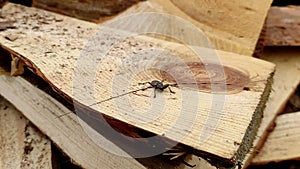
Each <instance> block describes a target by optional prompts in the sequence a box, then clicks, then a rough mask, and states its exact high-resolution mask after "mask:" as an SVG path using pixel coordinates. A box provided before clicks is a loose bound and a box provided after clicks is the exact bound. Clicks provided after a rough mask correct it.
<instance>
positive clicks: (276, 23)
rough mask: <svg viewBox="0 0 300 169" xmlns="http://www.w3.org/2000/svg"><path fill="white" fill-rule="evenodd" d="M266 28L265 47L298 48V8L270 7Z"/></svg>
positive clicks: (299, 30)
mask: <svg viewBox="0 0 300 169" xmlns="http://www.w3.org/2000/svg"><path fill="white" fill-rule="evenodd" d="M266 28H267V30H266V38H265V41H266V46H300V7H299V6H287V7H275V6H274V7H271V8H270V11H269V14H268V17H267V21H266Z"/></svg>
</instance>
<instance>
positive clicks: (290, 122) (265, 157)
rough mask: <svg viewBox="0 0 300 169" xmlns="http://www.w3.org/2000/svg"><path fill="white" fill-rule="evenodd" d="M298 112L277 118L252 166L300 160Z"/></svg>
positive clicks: (299, 120) (299, 122)
mask: <svg viewBox="0 0 300 169" xmlns="http://www.w3.org/2000/svg"><path fill="white" fill-rule="evenodd" d="M299 131H300V112H296V113H289V114H283V115H280V116H278V117H277V119H276V126H275V128H274V131H272V132H271V133H270V135H269V136H268V139H267V141H266V142H265V144H264V146H263V148H262V149H261V150H260V152H259V153H258V154H257V155H256V156H255V158H254V159H253V160H252V163H253V164H266V163H269V162H280V161H284V160H299V159H300V151H299V150H300V142H299V140H300V133H299Z"/></svg>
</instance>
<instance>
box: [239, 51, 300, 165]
mask: <svg viewBox="0 0 300 169" xmlns="http://www.w3.org/2000/svg"><path fill="white" fill-rule="evenodd" d="M299 54H300V51H299V49H297V48H275V47H273V48H272V47H268V48H266V49H265V51H264V54H263V57H262V58H263V59H264V60H267V61H270V62H273V63H274V64H276V72H275V74H274V81H273V85H272V92H271V94H270V98H269V101H268V102H267V105H266V109H265V111H264V118H263V119H262V123H261V125H260V128H259V129H258V133H257V137H256V139H255V141H254V143H253V145H254V146H253V148H252V151H251V152H250V153H249V154H248V155H247V158H246V159H245V161H244V167H247V166H248V165H249V164H250V163H251V160H252V159H253V156H254V155H255V154H256V153H257V151H259V150H260V149H261V148H262V147H263V146H264V142H265V141H266V138H267V135H268V134H269V130H272V128H273V127H274V122H275V119H276V116H277V115H278V114H279V113H280V112H281V111H282V110H283V109H284V107H285V104H286V103H287V101H288V99H289V98H290V96H291V95H292V94H293V93H294V91H295V90H296V88H297V86H298V84H299V82H300V65H299V63H300V58H299Z"/></svg>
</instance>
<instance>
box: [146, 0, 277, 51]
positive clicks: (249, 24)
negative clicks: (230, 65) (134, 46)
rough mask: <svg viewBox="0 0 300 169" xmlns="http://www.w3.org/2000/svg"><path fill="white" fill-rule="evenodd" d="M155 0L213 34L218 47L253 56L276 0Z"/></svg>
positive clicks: (166, 10)
mask: <svg viewBox="0 0 300 169" xmlns="http://www.w3.org/2000/svg"><path fill="white" fill-rule="evenodd" d="M151 2H153V3H156V4H158V5H159V6H160V7H161V8H162V11H163V12H166V13H169V14H171V15H174V16H179V17H181V18H183V19H185V20H188V21H190V22H192V23H193V24H195V25H196V26H197V27H199V28H200V29H201V30H202V31H203V32H204V33H205V34H206V35H207V36H208V37H209V39H210V41H211V42H212V43H213V44H214V46H215V47H216V49H219V50H224V51H230V52H234V53H238V54H242V55H248V56H250V55H252V54H253V52H254V49H255V45H256V42H257V40H258V38H259V35H260V32H261V30H262V27H263V24H264V22H265V18H266V16H267V12H268V10H269V8H270V5H271V2H272V1H271V0H267V1H255V0H250V1H238V0H230V1H206V0H190V1H181V0H150V3H151ZM153 6H154V7H156V6H155V5H153ZM156 8H157V7H156ZM158 9H159V8H158Z"/></svg>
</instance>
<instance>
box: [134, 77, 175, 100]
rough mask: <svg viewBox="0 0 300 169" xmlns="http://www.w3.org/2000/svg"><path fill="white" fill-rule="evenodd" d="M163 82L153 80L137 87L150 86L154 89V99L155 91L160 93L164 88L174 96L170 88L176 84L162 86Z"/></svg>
mask: <svg viewBox="0 0 300 169" xmlns="http://www.w3.org/2000/svg"><path fill="white" fill-rule="evenodd" d="M163 82H164V80H162V81H158V80H153V81H151V82H145V83H139V85H144V84H150V85H151V87H153V88H154V98H155V97H156V90H159V91H161V92H162V91H164V90H165V89H166V88H168V89H169V91H170V92H171V93H173V94H175V92H173V91H172V90H171V88H170V86H176V85H177V84H163Z"/></svg>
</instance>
